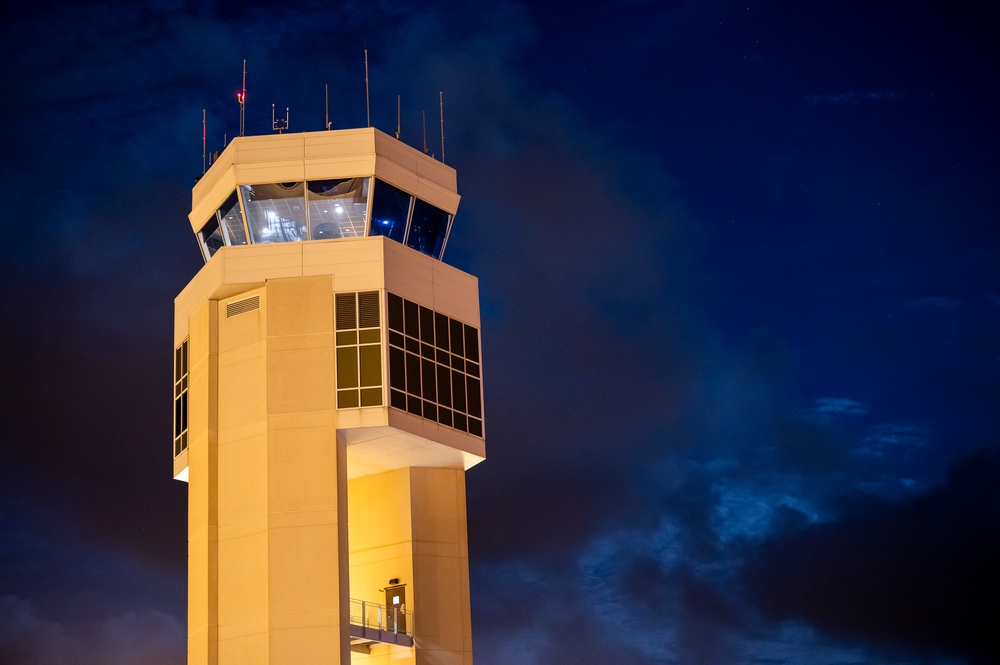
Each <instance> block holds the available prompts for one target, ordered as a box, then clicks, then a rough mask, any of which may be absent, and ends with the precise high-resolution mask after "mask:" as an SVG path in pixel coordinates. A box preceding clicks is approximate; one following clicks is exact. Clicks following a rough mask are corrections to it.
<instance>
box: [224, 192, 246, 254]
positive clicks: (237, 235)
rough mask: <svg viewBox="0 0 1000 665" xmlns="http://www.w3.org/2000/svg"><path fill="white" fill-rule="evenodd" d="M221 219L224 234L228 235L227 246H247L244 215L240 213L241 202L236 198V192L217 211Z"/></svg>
mask: <svg viewBox="0 0 1000 665" xmlns="http://www.w3.org/2000/svg"><path fill="white" fill-rule="evenodd" d="M217 212H218V215H219V219H220V220H222V228H223V232H224V233H225V235H226V244H227V245H245V244H247V232H246V229H244V228H243V213H242V211H240V201H239V199H238V198H236V192H235V191H234V192H233V193H232V194H230V195H229V198H228V199H226V202H225V203H223V204H222V207H221V208H219V210H218V211H217Z"/></svg>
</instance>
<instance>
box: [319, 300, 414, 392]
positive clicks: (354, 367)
mask: <svg viewBox="0 0 1000 665" xmlns="http://www.w3.org/2000/svg"><path fill="white" fill-rule="evenodd" d="M334 306H335V310H336V311H335V312H334V320H335V321H336V327H337V334H336V345H337V408H339V409H349V408H357V407H359V406H382V329H381V314H380V312H381V310H380V307H379V292H378V291H362V292H361V293H338V294H336V295H335V296H334ZM397 360H398V359H397Z"/></svg>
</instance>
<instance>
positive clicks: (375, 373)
mask: <svg viewBox="0 0 1000 665" xmlns="http://www.w3.org/2000/svg"><path fill="white" fill-rule="evenodd" d="M358 350H359V352H360V356H361V386H362V387H365V388H370V387H372V386H381V385H382V347H380V346H377V345H372V346H362V347H359V349H358Z"/></svg>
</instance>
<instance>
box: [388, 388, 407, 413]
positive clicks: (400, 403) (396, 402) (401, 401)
mask: <svg viewBox="0 0 1000 665" xmlns="http://www.w3.org/2000/svg"><path fill="white" fill-rule="evenodd" d="M389 404H390V405H391V406H392V407H393V408H395V409H401V410H403V411H406V394H405V393H401V392H399V391H398V390H393V391H390V393H389Z"/></svg>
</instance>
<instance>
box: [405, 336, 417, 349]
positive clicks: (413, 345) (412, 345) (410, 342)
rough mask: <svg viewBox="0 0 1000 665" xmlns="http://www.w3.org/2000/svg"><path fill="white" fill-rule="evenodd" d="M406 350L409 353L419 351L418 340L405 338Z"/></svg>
mask: <svg viewBox="0 0 1000 665" xmlns="http://www.w3.org/2000/svg"><path fill="white" fill-rule="evenodd" d="M406 350H407V351H409V352H410V353H420V342H418V341H417V340H415V339H413V338H412V337H407V338H406Z"/></svg>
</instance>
